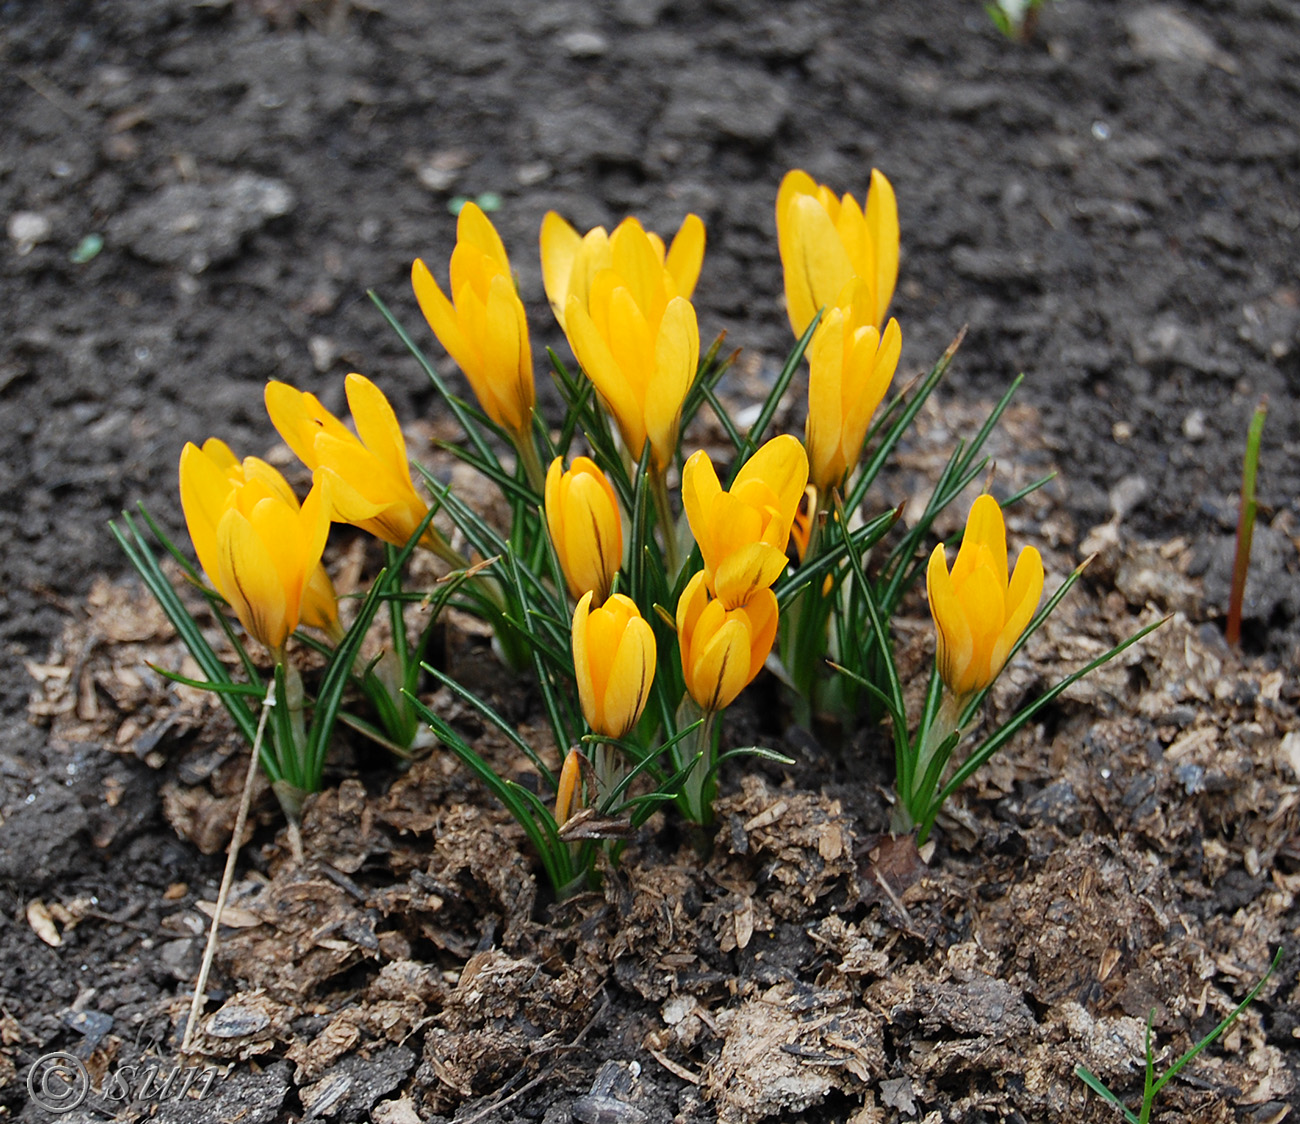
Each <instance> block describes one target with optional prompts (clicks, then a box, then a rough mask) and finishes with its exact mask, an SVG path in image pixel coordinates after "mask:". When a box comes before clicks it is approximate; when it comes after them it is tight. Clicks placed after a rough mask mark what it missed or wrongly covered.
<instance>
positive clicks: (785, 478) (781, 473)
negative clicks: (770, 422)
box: [731, 433, 808, 542]
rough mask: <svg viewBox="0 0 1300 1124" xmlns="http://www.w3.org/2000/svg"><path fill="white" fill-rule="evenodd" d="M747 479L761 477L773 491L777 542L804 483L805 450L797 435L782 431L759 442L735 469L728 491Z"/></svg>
mask: <svg viewBox="0 0 1300 1124" xmlns="http://www.w3.org/2000/svg"><path fill="white" fill-rule="evenodd" d="M750 480H761V481H762V482H763V483H764V484H766V485H767V486H768V487H769V488H770V489H771V490H772V491H773V492H774V493H776V497H777V501H778V504H779V506H778V509H777V510H778V512H779V515H780V519H781V524H780V525H781V533H780V535H779V536H778V540H779V541H780V542H785V540H786V539H787V538H788V537H789V535H790V524H791V523H793V522H794V515H795V512H796V511H798V510H799V501H800V500H801V499H803V490H804V488H806V487H807V486H808V454H807V453H806V452H805V451H804V447H803V446H802V445H801V444H800V443H799V440H798V438H795V437H791V436H790V435H789V434H788V433H783V434H781V436H779V437H773V438H772V440H770V441H768V442H766V443H765V444H764V445H762V446H760V447H759V449H758V450H757V451H756V452H755V453H754V455H753V456H752V457H750V458H749V460H747V461H746V462H745V464H744V467H742V468H741V470H740V471H739V472H738V473H736V481H735V483H734V484H733V485H732V489H731V490H732V491H733V492H734V491H738V490H740V489H741V488H743V487H744V485H745V484H746V483H747V482H748V481H750Z"/></svg>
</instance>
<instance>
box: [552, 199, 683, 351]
mask: <svg viewBox="0 0 1300 1124" xmlns="http://www.w3.org/2000/svg"><path fill="white" fill-rule="evenodd" d="M624 228H627V229H626V231H625V229H624ZM636 231H641V233H642V234H643V235H644V236H645V238H646V239H647V240H648V241H649V244H650V247H651V249H652V250H653V251H654V253H655V256H656V257H657V258H658V260H659V264H660V265H661V266H662V267H663V268H664V269H665V270H666V271H667V273H668V275H669V277H670V278H671V279H672V285H673V289H674V295H676V296H679V297H685V298H686V299H687V300H690V299H691V294H692V293H694V292H695V283H696V282H697V281H698V280H699V277H700V267H701V266H702V265H703V264H704V223H703V222H701V221H700V217H699V216H698V215H693V214H692V215H687V216H686V218H685V219H683V220H682V225H681V226H680V227H679V228H678V230H677V233H676V234H675V235H674V236H673V241H672V245H671V246H670V247H668V249H667V250H665V249H664V241H663V239H662V238H660V237H659V235H657V234H655V233H653V232H652V231H644V230H641V225H640V223H638V222H637V220H636V219H633V218H627V219H624V220H623V221H622V222H621V223H619V225H618V226H617V227H616V228H615V230H614V233H613V235H612V236H611V235H610V234H608V233H607V232H606V230H605V228H604V227H603V226H597V227H594V228H593V229H591V230H589V231H587V233H586V234H585V235H583V234H579V233H578V232H577V231H576V230H574V229H573V227H572V226H570V225H569V224H568V223H567V222H565V220H564V219H562V218H561V217H560V216H559V215H557V214H556V213H555V212H554V211H548V212H547V213H546V217H545V218H543V219H542V234H541V239H540V241H541V254H542V283H543V285H544V286H545V288H546V297H547V299H548V300H549V301H550V302H551V310H552V311H553V312H554V313H555V319H556V320H558V321H559V323H560V327H561V328H563V327H564V326H565V313H566V310H567V308H568V304H569V296H570V295H571V294H572V295H575V296H577V297H578V299H579V300H580V301H581V302H582V303H583V304H584V305H585V304H586V303H587V298H588V295H589V294H590V292H591V283H592V280H593V278H595V276H596V274H597V273H599V272H600V271H601V270H602V269H608V268H610V267H611V266H612V265H613V259H614V249H613V246H614V245H615V244H616V243H618V242H619V241H621V240H622V239H623V238H629V237H635V232H636Z"/></svg>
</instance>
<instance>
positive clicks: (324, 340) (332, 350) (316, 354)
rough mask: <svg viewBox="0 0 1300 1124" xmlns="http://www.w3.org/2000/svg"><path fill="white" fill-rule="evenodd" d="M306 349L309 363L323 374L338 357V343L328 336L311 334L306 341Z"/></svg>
mask: <svg viewBox="0 0 1300 1124" xmlns="http://www.w3.org/2000/svg"><path fill="white" fill-rule="evenodd" d="M307 351H308V353H309V354H310V355H311V365H312V366H313V367H315V368H316V370H317V371H318V372H319V373H320V374H322V375H323V374H324V373H325V372H326V371H328V370H329V369H330V368H331V367H332V366H334V360H335V359H337V358H338V354H339V349H338V345H337V344H336V343H335V342H334V341H333V340H332V339H330V338H329V336H312V337H311V339H309V340H308V341H307Z"/></svg>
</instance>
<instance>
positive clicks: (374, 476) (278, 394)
mask: <svg viewBox="0 0 1300 1124" xmlns="http://www.w3.org/2000/svg"><path fill="white" fill-rule="evenodd" d="M344 388H345V390H346V391H347V396H348V408H349V409H350V410H351V412H352V420H353V421H354V422H355V423H356V427H357V432H356V434H353V433H352V431H351V430H349V429H348V428H347V426H345V425H344V424H343V423H342V422H341V421H339V419H338V418H336V417H335V416H334V415H333V414H331V413H330V412H329V411H328V410H327V409H325V407H324V406H322V405H321V403H320V400H319V399H318V398H317V397H316V396H315V395H314V394H308V393H307V392H305V391H301V390H296V389H294V388H293V387H291V386H289V385H288V384H287V383H282V382H270V383H267V384H266V411H267V413H268V414H270V415H271V423H272V424H273V425H274V426H275V428H276V429H277V430H278V431H279V433H280V436H281V437H283V438H284V441H285V444H286V445H288V446H289V448H290V449H292V450H293V451H294V453H295V454H296V455H297V456H298V459H299V460H301V461H302V463H303V464H305V465H306V466H307V467H308V468H310V469H311V470H312V472H313V473H314V474H315V479H316V480H317V481H320V480H328V481H329V485H330V498H331V499H332V500H333V504H334V508H333V518H335V519H337V520H338V521H339V522H340V523H351V524H352V525H353V526H356V527H360V528H361V529H362V530H363V531H369V532H370V533H371V534H372V535H375V536H377V537H378V538H381V539H383V540H384V541H385V542H390V543H392V544H393V545H394V546H405V545H406V542H407V540H408V539H409V538H410V537H411V536H412V535H413V534H414V533H415V529H416V527H418V526H419V525H420V521H421V520H422V519H423V518H424V517H425V516H426V515H427V514H428V513H429V505H428V504H426V503H425V502H424V500H422V499H421V498H420V496H419V495H418V494H417V493H416V491H415V485H413V484H412V483H411V466H410V463H409V462H408V461H407V459H406V439H405V438H404V437H403V436H402V430H401V427H400V426H399V425H398V424H397V415H396V414H395V413H393V408H392V406H390V405H389V403H388V399H387V398H385V397H384V394H383V392H382V391H381V390H380V389H379V388H378V387H377V386H375V384H374V383H372V382H371V381H370V380H369V379H368V378H366V377H365V376H364V375H358V374H351V375H348V377H347V380H346V382H345V384H344ZM421 543H422V545H424V546H427V547H428V548H429V549H431V550H434V551H436V552H437V553H439V554H440V555H441V554H443V552H444V550H445V548H446V544H445V543H442V542H441V539H440V538H439V537H438V536H437V534H436V532H435V531H434V530H433V528H432V527H430V528H429V530H428V531H426V533H425V535H424V538H423V539H421Z"/></svg>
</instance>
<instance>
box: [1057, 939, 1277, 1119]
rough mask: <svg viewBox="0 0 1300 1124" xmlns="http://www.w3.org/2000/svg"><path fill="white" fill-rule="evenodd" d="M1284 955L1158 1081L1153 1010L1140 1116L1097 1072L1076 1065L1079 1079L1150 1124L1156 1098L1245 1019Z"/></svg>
mask: <svg viewBox="0 0 1300 1124" xmlns="http://www.w3.org/2000/svg"><path fill="white" fill-rule="evenodd" d="M1282 952H1283V949H1282V948H1279V949H1278V950H1277V953H1276V955H1274V957H1273V962H1272V963H1271V964H1270V965H1269V966H1268V971H1267V972H1265V973H1264V978H1263V979H1262V980H1260V981H1259V983H1257V984H1256V985H1255V986H1254V987H1252V988H1251V989H1250V993H1249V994H1248V995H1247V996H1246V998H1245V999H1243V1000H1242V1001H1241V1002H1240V1003H1238V1004H1237V1006H1236V1008H1235V1009H1234V1010H1233V1012H1232V1013H1231V1014H1230V1015H1228V1017H1227V1018H1226V1019H1224V1020H1223V1022H1221V1023H1219V1025H1218V1026H1216V1027H1215V1028H1214V1029H1213V1030H1212V1031H1210V1033H1209V1034H1207V1035H1206V1036H1205V1037H1204V1038H1202V1039H1201V1040H1200V1041H1199V1042H1198V1043H1197V1044H1196V1045H1195V1046H1193V1047H1192V1048H1191V1049H1190V1050H1188V1051H1187V1053H1185V1054H1184V1055H1183V1056H1182V1057H1181V1058H1179V1059H1178V1060H1177V1061H1176V1062H1174V1064H1173V1065H1171V1066H1170V1067H1169V1068H1168V1069H1167V1070H1166V1071H1165V1072H1164V1073H1163V1074H1162V1075H1161V1076H1160V1077H1159V1078H1157V1077H1156V1075H1155V1055H1154V1053H1153V1052H1152V1049H1151V1027H1152V1024H1153V1023H1154V1022H1155V1017H1156V1012H1155V1008H1154V1007H1153V1008H1152V1009H1151V1011H1150V1013H1149V1014H1148V1015H1147V1036H1146V1051H1145V1052H1146V1074H1145V1077H1144V1079H1143V1082H1142V1106H1141V1108H1140V1109H1139V1110H1138V1112H1137V1113H1136V1114H1135V1113H1133V1112H1131V1111H1130V1110H1129V1109H1128V1107H1127V1106H1126V1105H1125V1104H1124V1102H1123V1101H1122V1100H1120V1099H1119V1097H1117V1096H1116V1095H1115V1094H1114V1093H1112V1092H1111V1091H1110V1090H1109V1089H1108V1088H1106V1086H1105V1085H1104V1084H1103V1083H1102V1081H1101V1078H1099V1077H1098V1076H1097V1075H1096V1074H1095V1073H1093V1072H1092V1071H1091V1070H1090V1069H1088V1068H1087V1067H1086V1066H1083V1065H1077V1066H1075V1067H1074V1075H1075V1076H1076V1077H1078V1078H1079V1080H1080V1081H1082V1082H1083V1083H1084V1084H1085V1085H1087V1086H1088V1088H1089V1089H1091V1090H1092V1091H1093V1092H1094V1093H1096V1094H1097V1095H1098V1096H1099V1097H1101V1098H1102V1099H1103V1100H1107V1101H1109V1102H1110V1103H1111V1104H1113V1105H1114V1106H1115V1107H1116V1108H1118V1109H1119V1110H1120V1111H1121V1112H1122V1113H1123V1114H1124V1119H1125V1120H1126V1121H1127V1122H1128V1124H1148V1121H1149V1120H1150V1119H1151V1109H1152V1106H1153V1105H1154V1104H1155V1101H1156V1096H1157V1095H1158V1094H1159V1092H1160V1090H1161V1089H1163V1088H1164V1087H1165V1086H1166V1085H1167V1084H1168V1083H1169V1082H1170V1080H1172V1079H1173V1078H1174V1077H1175V1076H1177V1074H1178V1072H1179V1071H1180V1070H1181V1069H1182V1068H1183V1066H1185V1065H1186V1064H1187V1063H1188V1062H1190V1061H1191V1060H1192V1059H1193V1058H1194V1057H1196V1055H1197V1054H1199V1053H1200V1052H1201V1051H1202V1050H1204V1049H1205V1048H1206V1047H1207V1046H1209V1045H1211V1044H1213V1043H1214V1041H1215V1040H1216V1039H1217V1038H1218V1037H1219V1036H1220V1035H1221V1034H1222V1033H1223V1032H1224V1031H1225V1030H1227V1029H1228V1027H1230V1026H1232V1024H1233V1023H1235V1022H1236V1021H1237V1019H1239V1018H1240V1017H1241V1014H1242V1012H1243V1011H1245V1009H1246V1008H1247V1007H1249V1006H1250V1004H1251V1003H1252V1002H1253V1001H1254V999H1255V996H1257V995H1258V994H1259V993H1260V990H1261V989H1262V988H1263V986H1264V985H1265V984H1266V983H1268V978H1269V976H1271V975H1272V974H1273V971H1274V969H1275V968H1277V966H1278V964H1279V963H1281V961H1282Z"/></svg>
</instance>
